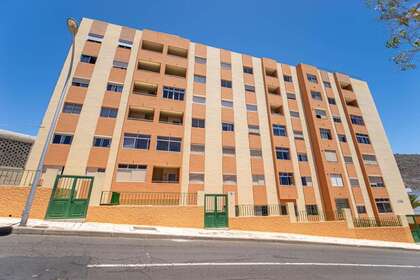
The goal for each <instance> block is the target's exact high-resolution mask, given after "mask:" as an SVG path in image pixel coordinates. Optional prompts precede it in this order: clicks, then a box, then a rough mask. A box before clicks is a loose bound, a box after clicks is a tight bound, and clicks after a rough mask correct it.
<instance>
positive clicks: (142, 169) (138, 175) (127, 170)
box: [116, 164, 147, 182]
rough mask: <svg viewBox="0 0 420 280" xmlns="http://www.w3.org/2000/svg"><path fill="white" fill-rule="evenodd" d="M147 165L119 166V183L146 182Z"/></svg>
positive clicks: (117, 179)
mask: <svg viewBox="0 0 420 280" xmlns="http://www.w3.org/2000/svg"><path fill="white" fill-rule="evenodd" d="M146 172H147V165H141V164H118V169H117V178H116V181H117V182H145V181H146Z"/></svg>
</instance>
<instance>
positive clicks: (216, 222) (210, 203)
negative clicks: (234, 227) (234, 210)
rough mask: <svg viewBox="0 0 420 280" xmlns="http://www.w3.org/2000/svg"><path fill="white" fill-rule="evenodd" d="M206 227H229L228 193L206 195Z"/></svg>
mask: <svg viewBox="0 0 420 280" xmlns="http://www.w3.org/2000/svg"><path fill="white" fill-rule="evenodd" d="M204 227H206V228H225V227H228V198H227V195H226V194H206V195H204Z"/></svg>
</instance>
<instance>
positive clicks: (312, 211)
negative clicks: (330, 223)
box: [305, 204, 318, 215]
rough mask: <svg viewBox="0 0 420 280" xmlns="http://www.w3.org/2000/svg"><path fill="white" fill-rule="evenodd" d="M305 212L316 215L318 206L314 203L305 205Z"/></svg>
mask: <svg viewBox="0 0 420 280" xmlns="http://www.w3.org/2000/svg"><path fill="white" fill-rule="evenodd" d="M305 209H306V214H308V215H318V207H317V206H316V204H308V205H305Z"/></svg>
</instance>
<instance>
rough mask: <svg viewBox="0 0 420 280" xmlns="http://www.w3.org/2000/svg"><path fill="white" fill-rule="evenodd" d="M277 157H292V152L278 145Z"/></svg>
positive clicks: (286, 158)
mask: <svg viewBox="0 0 420 280" xmlns="http://www.w3.org/2000/svg"><path fill="white" fill-rule="evenodd" d="M276 158H277V159H282V160H288V159H290V153H289V149H288V148H281V147H276Z"/></svg>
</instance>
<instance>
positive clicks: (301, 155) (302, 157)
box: [297, 153, 308, 161]
mask: <svg viewBox="0 0 420 280" xmlns="http://www.w3.org/2000/svg"><path fill="white" fill-rule="evenodd" d="M297 158H298V161H308V155H307V154H305V153H298V154H297Z"/></svg>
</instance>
